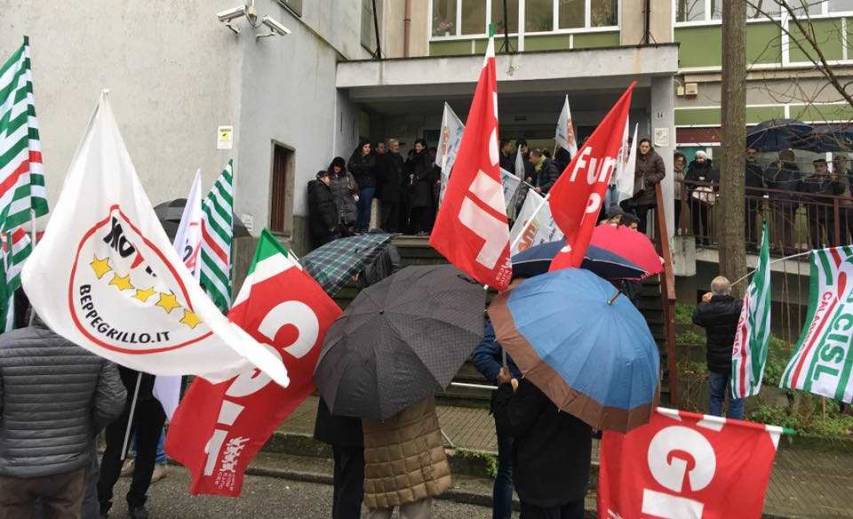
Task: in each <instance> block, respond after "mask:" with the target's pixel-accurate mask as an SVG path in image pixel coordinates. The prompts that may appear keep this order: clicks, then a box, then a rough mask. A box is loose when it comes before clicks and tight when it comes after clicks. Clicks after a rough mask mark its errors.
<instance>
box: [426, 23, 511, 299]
mask: <svg viewBox="0 0 853 519" xmlns="http://www.w3.org/2000/svg"><path fill="white" fill-rule="evenodd" d="M499 158H500V157H499V151H498V93H497V77H496V72H495V43H494V38H489V43H488V46H487V48H486V57H485V61H484V63H483V68H482V70H481V71H480V79H479V81H478V82H477V88H476V89H475V90H474V99H473V100H472V101H471V109H470V110H469V111H468V119H467V121H466V122H465V133H463V135H462V142H461V143H460V145H459V151H458V153H457V155H456V162H454V164H453V171H452V172H451V175H450V179H449V181H448V184H447V189H446V190H445V195H444V200H443V202H442V204H441V206H440V207H439V210H438V215H437V216H436V220H435V226H434V227H433V231H432V234H431V235H430V239H429V243H430V245H432V247H433V248H434V249H435V250H437V251H438V252H440V253H441V254H442V255H443V256H444V257H445V258H447V260H448V261H450V263H452V264H453V265H455V266H456V267H457V268H459V270H461V271H463V272H465V273H466V274H468V275H469V276H471V277H473V278H474V279H476V280H477V281H479V282H480V283H484V284H486V285H489V286H491V287H493V288H496V289H498V290H503V289H505V288H506V287H507V286H509V281H510V278H511V277H512V266H511V264H510V259H509V227H508V225H507V216H506V202H505V201H504V192H503V185H502V183H501V173H500V166H499Z"/></svg>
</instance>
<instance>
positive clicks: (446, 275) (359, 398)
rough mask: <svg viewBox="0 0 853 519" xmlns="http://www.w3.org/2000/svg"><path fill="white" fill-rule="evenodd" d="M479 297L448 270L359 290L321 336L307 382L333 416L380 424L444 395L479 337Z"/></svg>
mask: <svg viewBox="0 0 853 519" xmlns="http://www.w3.org/2000/svg"><path fill="white" fill-rule="evenodd" d="M485 302H486V292H485V290H483V287H482V285H480V284H479V283H477V282H475V281H473V280H471V279H470V278H468V277H467V276H465V275H464V274H462V273H461V272H460V271H459V270H457V269H456V268H455V267H452V266H450V265H441V266H416V267H407V268H404V269H403V270H401V271H399V272H397V273H396V274H394V275H392V276H390V277H388V278H386V279H384V280H383V281H381V282H379V283H377V284H375V285H373V286H371V287H368V288H366V289H364V290H362V291H361V292H360V293H359V294H358V296H357V297H356V298H355V300H354V301H353V302H352V303H351V304H350V305H349V307H348V308H347V310H346V312H344V314H343V315H342V316H341V317H339V318H338V320H337V321H335V323H334V324H333V325H332V327H331V328H330V329H329V331H328V332H327V333H326V339H325V342H324V343H323V351H322V352H321V353H320V359H319V361H318V363H317V369H316V370H315V372H314V382H315V384H316V385H317V388H318V389H319V391H320V395H321V396H322V397H323V400H325V401H326V403H327V404H328V406H329V410H330V411H331V412H332V413H333V414H336V415H342V416H357V417H361V418H372V419H376V420H384V419H387V418H390V417H391V416H394V415H395V414H397V413H398V412H400V411H401V410H403V409H405V408H406V407H408V406H410V405H412V404H414V403H417V402H419V401H420V400H423V399H424V398H426V397H428V396H431V395H434V394H435V393H436V391H441V390H444V388H446V387H447V386H448V385H449V384H450V381H451V380H452V379H453V377H454V376H455V375H456V372H457V371H459V368H460V367H461V366H462V364H463V363H464V362H465V360H466V359H468V357H469V355H470V354H471V351H472V350H473V349H474V347H475V346H476V345H477V344H479V342H480V341H481V340H482V338H483V314H484V312H483V310H484V308H485Z"/></svg>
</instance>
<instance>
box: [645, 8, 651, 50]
mask: <svg viewBox="0 0 853 519" xmlns="http://www.w3.org/2000/svg"><path fill="white" fill-rule="evenodd" d="M651 3H652V2H651V0H646V12H645V13H643V15H644V18H643V23H644V27H643V45H648V44H649V42H650V41H651V34H652V17H651Z"/></svg>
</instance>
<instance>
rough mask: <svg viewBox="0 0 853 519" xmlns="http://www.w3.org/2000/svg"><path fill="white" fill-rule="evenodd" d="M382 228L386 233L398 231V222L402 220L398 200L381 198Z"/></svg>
mask: <svg viewBox="0 0 853 519" xmlns="http://www.w3.org/2000/svg"><path fill="white" fill-rule="evenodd" d="M380 205H381V207H382V225H381V227H382V230H383V231H385V232H388V233H392V234H393V233H396V232H399V231H400V223H401V222H402V213H401V212H400V202H398V201H395V200H382V201H381V204H380Z"/></svg>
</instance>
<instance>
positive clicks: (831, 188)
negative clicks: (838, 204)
mask: <svg viewBox="0 0 853 519" xmlns="http://www.w3.org/2000/svg"><path fill="white" fill-rule="evenodd" d="M812 164H813V165H814V173H813V174H812V175H809V176H807V177H806V178H804V179H803V180H802V181H801V182H800V185H799V191H800V193H804V194H806V196H804V197H803V198H804V199H805V200H809V199H811V200H812V201H813V202H816V203H813V204H808V205H807V206H806V207H807V212H808V220H809V238H810V242H811V246H812V247H813V248H815V249H820V248H822V247H824V246H832V245H843V244H844V243H846V242H843V241H842V242H839V241H838V240H837V239H836V237H835V224H834V220H835V215H834V211H833V207H832V205H833V200H832V198H828V197H831V196H839V195H843V194H844V193H845V192H846V186H845V185H844V183H842V181H841V177H840V176H839V175H838V174H837V173H836V172H833V173H832V175H830V174H829V166H828V165H827V163H826V159H823V158H821V159H817V160H815V161H814V162H812ZM845 180H846V179H845ZM808 195H816V196H808ZM839 213H840V211H839ZM839 216H841V215H840V214H839ZM824 238H825V239H824ZM845 238H846V236H845Z"/></svg>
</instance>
